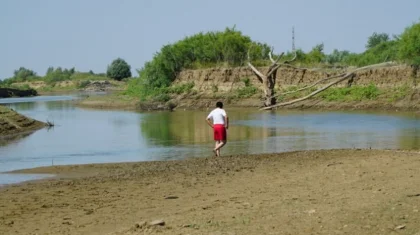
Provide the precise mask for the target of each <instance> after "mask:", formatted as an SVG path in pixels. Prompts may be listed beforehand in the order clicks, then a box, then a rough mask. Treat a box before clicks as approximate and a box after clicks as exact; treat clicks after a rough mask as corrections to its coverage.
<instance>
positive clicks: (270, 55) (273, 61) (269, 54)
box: [268, 47, 276, 64]
mask: <svg viewBox="0 0 420 235" xmlns="http://www.w3.org/2000/svg"><path fill="white" fill-rule="evenodd" d="M273 51H274V48H273V47H271V51H270V52H268V57H269V58H270V61H271V63H273V64H275V63H276V61H275V60H274V59H273V56H272V54H273Z"/></svg>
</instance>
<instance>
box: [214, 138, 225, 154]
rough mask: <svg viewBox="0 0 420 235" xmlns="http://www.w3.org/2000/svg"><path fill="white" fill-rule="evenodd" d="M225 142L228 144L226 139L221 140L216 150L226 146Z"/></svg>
mask: <svg viewBox="0 0 420 235" xmlns="http://www.w3.org/2000/svg"><path fill="white" fill-rule="evenodd" d="M225 144H226V140H222V141H220V142H219V143H218V144H217V145H216V148H215V150H216V151H219V150H220V149H221V148H222V147H223V146H225Z"/></svg>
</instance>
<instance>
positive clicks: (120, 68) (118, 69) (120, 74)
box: [106, 58, 131, 81]
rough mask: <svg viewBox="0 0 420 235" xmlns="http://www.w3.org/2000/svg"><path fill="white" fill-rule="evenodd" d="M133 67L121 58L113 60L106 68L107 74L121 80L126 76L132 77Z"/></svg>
mask: <svg viewBox="0 0 420 235" xmlns="http://www.w3.org/2000/svg"><path fill="white" fill-rule="evenodd" d="M130 70H131V67H130V65H128V64H127V62H125V60H123V59H121V58H117V59H115V60H114V61H112V63H111V65H109V66H108V68H107V70H106V75H107V76H108V77H110V78H113V79H115V80H118V81H121V80H122V79H124V78H129V77H131V71H130Z"/></svg>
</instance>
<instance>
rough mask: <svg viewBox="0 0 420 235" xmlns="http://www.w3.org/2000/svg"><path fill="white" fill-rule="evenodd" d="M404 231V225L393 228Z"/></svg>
mask: <svg viewBox="0 0 420 235" xmlns="http://www.w3.org/2000/svg"><path fill="white" fill-rule="evenodd" d="M401 229H405V224H403V225H399V226H397V227H395V230H401Z"/></svg>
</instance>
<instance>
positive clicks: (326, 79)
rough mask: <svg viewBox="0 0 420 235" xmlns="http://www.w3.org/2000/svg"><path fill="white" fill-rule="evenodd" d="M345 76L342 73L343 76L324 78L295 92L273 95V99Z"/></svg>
mask: <svg viewBox="0 0 420 235" xmlns="http://www.w3.org/2000/svg"><path fill="white" fill-rule="evenodd" d="M345 75H346V74H345V73H343V74H339V75H335V76H332V77H326V78H323V79H321V80H318V81H316V82H315V83H313V84H312V85H309V86H305V87H302V88H300V89H297V90H295V91H289V92H285V93H280V94H278V95H275V96H274V97H277V96H281V95H288V94H293V93H296V92H299V91H304V90H306V89H309V88H312V87H314V86H316V85H318V84H319V83H321V82H325V81H328V80H331V79H334V78H339V77H342V76H345Z"/></svg>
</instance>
